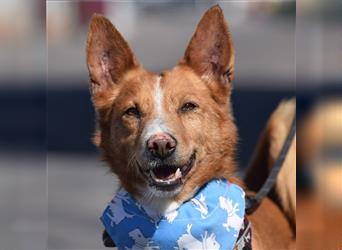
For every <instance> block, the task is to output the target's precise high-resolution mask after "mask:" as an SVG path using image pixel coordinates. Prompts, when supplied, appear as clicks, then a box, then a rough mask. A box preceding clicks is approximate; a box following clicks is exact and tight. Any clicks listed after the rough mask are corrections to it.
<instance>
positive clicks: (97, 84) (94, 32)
mask: <svg viewBox="0 0 342 250" xmlns="http://www.w3.org/2000/svg"><path fill="white" fill-rule="evenodd" d="M86 53H87V66H88V70H89V76H90V91H91V93H92V94H93V95H95V94H98V93H101V92H104V91H106V90H108V88H112V87H113V86H115V84H117V82H118V81H119V79H120V78H121V77H122V76H123V74H124V73H125V72H127V71H128V70H130V69H132V68H134V67H135V66H137V65H138V63H137V61H136V59H135V57H134V54H133V52H132V50H131V49H130V47H129V45H128V43H127V42H126V41H125V40H124V38H123V37H122V36H121V34H120V33H119V32H118V31H117V29H116V28H115V27H114V26H113V24H112V23H111V22H110V21H109V20H108V19H107V18H105V17H103V16H101V15H97V14H94V15H93V17H92V19H91V21H90V26H89V31H88V38H87V48H86ZM93 97H94V96H93Z"/></svg>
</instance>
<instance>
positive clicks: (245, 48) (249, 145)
mask: <svg viewBox="0 0 342 250" xmlns="http://www.w3.org/2000/svg"><path fill="white" fill-rule="evenodd" d="M216 3H219V4H220V6H221V7H222V9H223V11H224V13H225V17H226V20H227V21H228V23H229V26H230V29H231V32H232V35H233V41H234V44H235V49H236V74H235V75H236V78H235V80H234V93H233V96H232V101H233V109H234V113H235V117H236V122H237V126H238V128H239V134H240V143H239V149H238V161H239V163H240V166H241V170H243V168H244V167H245V166H246V165H247V164H248V161H249V159H250V157H251V154H252V152H253V149H254V147H255V144H256V141H257V139H258V136H259V134H260V132H261V131H262V129H263V127H264V125H265V123H266V121H267V118H268V117H269V115H270V114H271V112H272V111H273V110H274V109H275V107H276V106H277V104H278V103H279V102H280V101H281V100H283V99H284V98H290V97H293V96H295V95H297V114H298V117H299V119H301V118H302V119H303V123H302V124H303V125H302V126H303V130H302V131H309V129H307V128H308V127H307V125H305V124H306V123H307V124H313V122H311V120H310V117H316V116H317V115H315V114H317V113H319V112H318V111H317V112H316V111H315V110H317V109H314V108H313V107H316V106H317V105H318V106H319V107H320V106H322V105H320V104H319V103H320V102H324V103H327V102H329V103H331V102H333V103H336V102H338V100H339V99H340V97H341V94H342V88H341V86H340V83H341V79H342V76H341V72H342V71H341V65H342V64H341V58H342V57H341V44H342V43H341V42H342V38H341V34H342V33H341V25H340V23H341V20H342V17H341V14H340V13H342V12H341V11H342V6H341V4H340V3H339V2H338V1H337V0H336V1H333V0H332V1H330V2H329V3H321V2H319V1H318V0H317V1H316V0H312V1H311V0H302V1H300V2H297V3H296V2H295V1H291V0H284V1H280V0H279V1H241V2H240V1H222V2H220V1H206V2H202V1H201V2H199V1H191V0H189V1H173V0H163V1H139V2H134V1H129V2H125V1H47V2H45V1H44V0H32V1H25V0H4V1H2V2H1V4H0V5H1V8H0V54H1V57H0V104H1V105H0V112H1V117H2V118H1V119H0V204H1V209H0V249H25V250H26V249H34V250H36V249H103V246H102V241H101V233H102V230H103V229H102V225H101V224H100V221H99V219H98V218H99V216H100V215H101V213H102V210H103V209H104V208H105V206H106V204H107V202H108V201H110V199H111V198H112V196H113V194H114V191H115V188H116V186H117V181H116V179H115V177H114V176H112V175H111V174H110V173H109V172H108V169H107V168H106V166H105V163H103V162H101V161H100V155H99V153H98V152H97V151H96V149H95V147H94V146H93V145H92V144H91V141H90V138H91V136H92V132H93V129H94V111H93V108H92V106H91V102H90V95H89V93H88V73H87V69H86V62H85V41H86V35H87V26H88V23H89V19H90V17H91V15H92V14H93V13H102V14H104V15H106V16H107V17H108V18H109V19H110V20H111V21H112V22H113V23H114V24H115V26H116V27H117V28H118V29H119V31H120V32H121V33H122V34H123V36H124V37H125V39H126V40H127V41H128V43H129V44H130V45H131V47H132V49H133V50H134V52H135V54H136V55H137V57H138V58H139V59H140V61H141V62H142V64H143V65H144V66H145V68H147V69H148V70H151V71H155V72H159V71H161V70H163V69H166V68H170V67H172V66H173V65H175V64H176V63H177V62H178V60H179V59H180V58H181V57H182V54H183V53H184V50H185V48H186V45H187V43H188V41H189V39H190V38H191V36H192V33H193V32H194V30H195V27H196V25H197V22H198V21H199V19H200V17H201V15H202V14H203V13H204V11H205V10H206V9H208V8H209V7H211V6H212V5H214V4H216ZM335 100H336V101H335ZM332 105H333V106H334V107H335V106H336V105H335V104H332ZM326 106H329V105H326ZM329 107H330V106H329ZM337 107H339V105H338V104H337ZM334 110H336V109H334ZM320 112H321V113H322V111H320ZM323 113H325V112H324V111H323ZM311 114H312V115H311ZM339 115H340V113H339V110H338V108H337V111H335V112H334V115H332V116H333V117H335V118H337V120H338V117H339ZM311 119H313V118H311ZM340 119H341V118H340ZM318 120H319V119H318ZM321 120H322V119H321ZM321 120H320V121H321ZM323 120H324V121H326V120H327V119H323ZM333 123H334V124H337V126H335V130H337V131H338V130H339V129H341V128H342V127H339V125H338V122H335V121H334V122H333ZM318 124H320V125H322V123H320V122H319V121H318ZM322 126H323V127H322ZM322 126H321V127H318V128H316V130H314V132H312V133H313V134H317V133H316V132H315V131H317V129H318V131H326V130H327V129H326V127H325V126H324V124H323V125H322ZM341 126H342V125H341ZM335 130H332V129H329V131H332V136H330V137H332V138H336V137H337V136H334V135H336V134H338V133H337V132H334V131H335ZM340 131H342V130H340ZM302 134H303V138H302V139H300V140H301V141H300V142H303V145H302V146H301V147H300V146H299V147H300V148H301V152H300V154H301V155H303V157H302V158H301V159H302V160H300V161H299V165H300V166H299V167H298V168H299V169H300V172H299V173H298V174H297V176H298V183H297V186H298V187H299V188H300V190H302V191H303V194H305V195H304V196H303V197H304V198H305V201H307V203H304V205H306V207H304V211H307V208H308V207H311V206H310V204H311V203H310V202H311V201H312V200H313V199H312V198H311V197H312V195H311V194H312V193H313V191H312V190H316V188H313V187H316V186H318V184H317V185H315V183H316V181H315V178H314V176H315V175H314V174H312V173H313V172H315V171H314V170H313V169H323V168H320V167H317V165H319V164H317V163H318V162H322V161H323V162H327V161H326V160H324V159H326V158H327V157H328V158H329V157H330V156H331V155H334V157H333V159H334V162H335V163H336V162H337V164H334V165H337V166H341V164H340V165H339V163H341V158H342V157H339V156H341V154H340V151H339V150H338V148H339V147H338V146H337V145H342V143H341V144H339V142H334V143H330V144H329V143H326V144H328V145H332V146H329V149H331V148H332V149H333V151H334V152H335V153H334V154H328V153H327V154H324V157H325V158H324V159H323V157H322V159H323V160H322V159H320V160H318V159H316V158H315V160H312V159H314V157H313V155H318V153H317V152H321V151H322V150H321V147H320V145H322V144H323V143H322V142H323V141H324V139H325V138H328V136H324V135H323V136H322V137H321V138H318V139H317V140H316V141H315V142H316V144H317V145H318V146H317V148H318V149H316V150H317V151H314V150H307V148H308V147H307V146H308V144H307V143H306V142H307V141H308V140H307V139H308V138H312V134H311V135H310V134H309V135H305V134H304V132H303V133H302ZM300 135H301V134H299V135H298V138H300ZM322 138H323V139H322ZM337 141H338V140H337ZM340 142H341V141H340ZM311 144H312V145H314V143H311ZM324 145H325V144H324ZM325 151H329V152H331V150H325ZM304 155H305V156H304ZM329 159H331V157H330V158H329ZM302 166H303V167H302ZM310 166H315V167H310ZM324 169H326V168H324ZM329 169H330V168H329ZM334 169H337V171H338V170H339V169H342V167H341V168H339V167H335V168H334ZM316 172H317V171H316ZM335 173H336V172H335ZM318 175H319V176H320V174H318ZM327 175H328V174H327ZM331 175H332V176H334V177H333V178H335V179H336V180H335V181H334V183H336V184H335V186H334V187H332V188H331V187H330V189H332V190H337V191H338V190H340V189H341V190H342V186H341V182H339V181H340V180H341V181H342V173H341V179H339V176H340V175H339V174H331ZM336 176H337V177H336ZM321 182H322V181H321ZM317 183H318V181H317ZM323 183H325V182H324V181H323ZM329 183H330V181H329ZM325 188H326V187H325V185H323V187H322V188H321V189H320V190H325ZM321 193H322V191H321ZM336 195H337V193H336V194H335V196H336ZM335 196H334V195H333V200H336V198H334V197H335ZM307 197H309V198H307ZM337 197H338V196H337ZM341 197H342V195H341ZM304 198H303V200H304ZM315 200H316V199H315ZM318 203H319V204H321V203H322V202H318ZM332 203H333V204H335V203H336V202H332ZM333 207H336V206H334V205H333ZM320 211H321V210H320ZM334 211H336V210H334ZM313 216H314V217H315V216H316V215H313ZM315 218H316V217H315ZM336 218H337V217H336ZM308 219H309V221H310V219H312V217H310V218H308ZM307 224H308V223H307V221H305V218H304V220H302V224H301V225H302V227H300V228H299V230H297V233H302V235H303V239H307V238H311V236H312V235H313V233H315V234H316V235H321V233H322V232H323V231H324V229H325V228H326V227H323V226H322V227H316V229H317V230H315V231H314V232H312V231H310V230H311V229H312V227H307V226H305V225H307ZM321 225H323V224H321ZM340 232H341V231H340ZM302 244H303V246H304V247H305V246H307V245H306V244H308V241H305V240H303V241H302ZM313 245H314V246H318V245H317V244H313ZM310 246H311V245H310ZM303 249H305V248H303ZM306 249H313V248H306ZM317 249H325V248H317Z"/></svg>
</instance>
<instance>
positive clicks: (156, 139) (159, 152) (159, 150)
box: [147, 133, 177, 158]
mask: <svg viewBox="0 0 342 250" xmlns="http://www.w3.org/2000/svg"><path fill="white" fill-rule="evenodd" d="M176 146H177V141H176V139H175V138H173V137H172V136H171V135H169V134H167V133H160V134H155V135H152V136H151V137H150V138H149V139H148V140H147V148H148V150H149V151H150V152H151V153H152V155H154V156H156V157H158V158H166V157H168V156H170V155H171V154H172V153H173V152H174V151H175V149H176Z"/></svg>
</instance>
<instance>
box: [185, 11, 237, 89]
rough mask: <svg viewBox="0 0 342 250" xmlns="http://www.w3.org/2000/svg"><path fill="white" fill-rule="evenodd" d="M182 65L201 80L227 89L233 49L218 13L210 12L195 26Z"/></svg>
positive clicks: (231, 76) (225, 25) (230, 78)
mask: <svg viewBox="0 0 342 250" xmlns="http://www.w3.org/2000/svg"><path fill="white" fill-rule="evenodd" d="M184 62H185V63H186V64H187V65H188V66H190V67H191V68H192V69H193V70H194V71H195V72H196V73H197V74H198V75H199V76H200V77H201V78H202V79H206V80H211V79H214V80H216V81H219V82H221V83H222V84H223V85H224V86H227V85H228V84H229V82H231V81H232V80H233V75H234V49H233V44H232V39H231V36H230V33H229V30H228V26H227V24H226V22H225V20H224V16H223V12H222V9H221V8H220V7H219V6H218V5H216V6H214V7H212V8H210V9H209V10H208V11H207V12H206V13H205V14H204V15H203V17H202V19H201V20H200V22H199V24H198V25H197V28H196V31H195V34H194V35H193V37H192V38H191V40H190V43H189V45H188V47H187V49H186V51H185V55H184Z"/></svg>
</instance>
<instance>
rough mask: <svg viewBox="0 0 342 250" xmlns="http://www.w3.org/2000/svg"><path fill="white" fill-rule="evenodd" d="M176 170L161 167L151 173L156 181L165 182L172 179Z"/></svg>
mask: <svg viewBox="0 0 342 250" xmlns="http://www.w3.org/2000/svg"><path fill="white" fill-rule="evenodd" d="M176 170H177V169H176V168H175V167H171V166H170V167H169V166H167V167H166V166H161V167H158V168H157V169H155V170H153V173H154V175H155V176H156V177H157V178H158V179H162V180H166V179H170V178H172V177H173V175H174V174H175V172H176Z"/></svg>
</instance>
